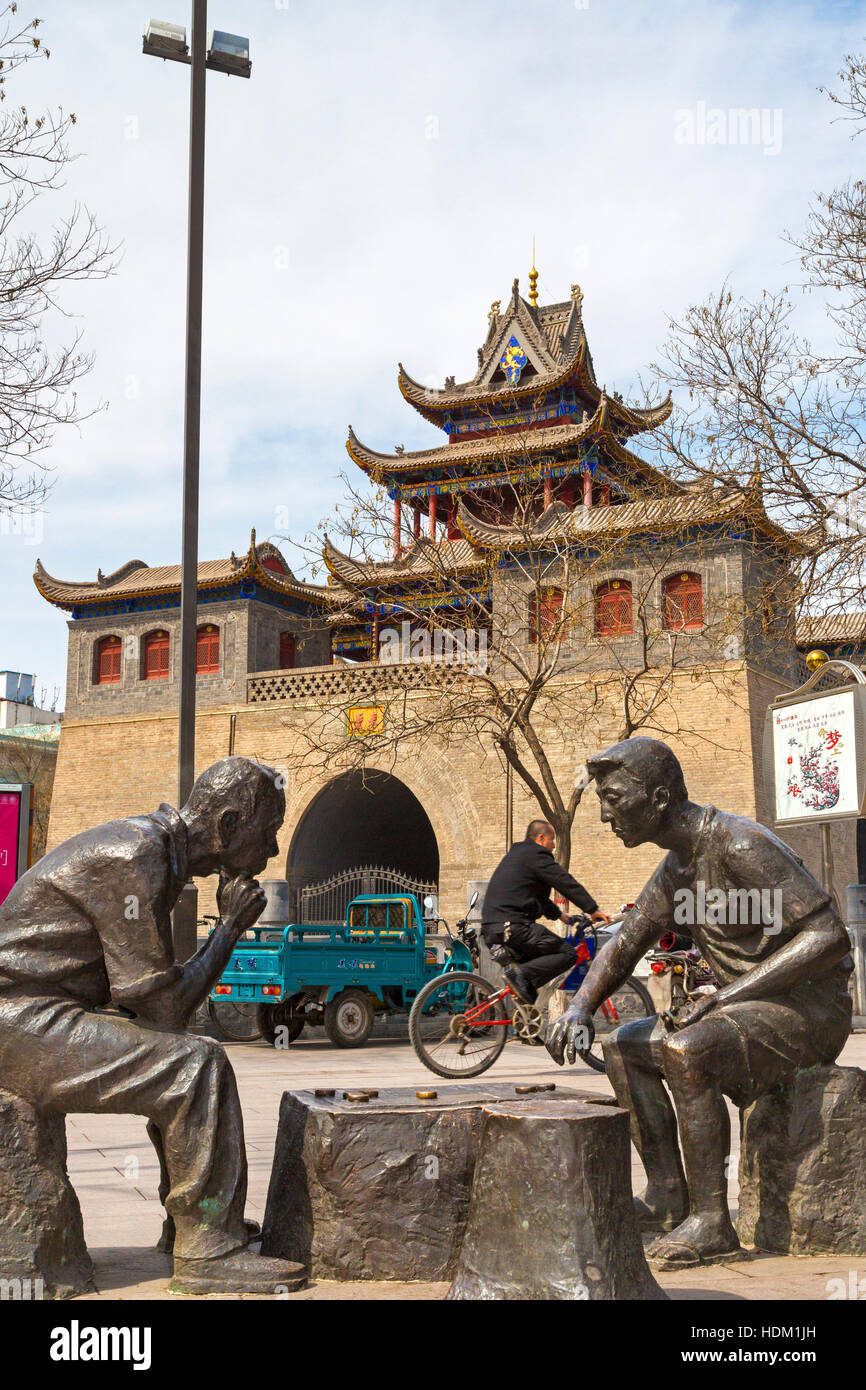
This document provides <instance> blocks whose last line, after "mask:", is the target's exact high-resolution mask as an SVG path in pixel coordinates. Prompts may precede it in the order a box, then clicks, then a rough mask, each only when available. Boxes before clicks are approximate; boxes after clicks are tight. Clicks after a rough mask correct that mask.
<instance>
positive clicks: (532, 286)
mask: <svg viewBox="0 0 866 1390" xmlns="http://www.w3.org/2000/svg"><path fill="white" fill-rule="evenodd" d="M529 302H530V304H531V305H532V307H533V309H534V308H535V307H536V306H537V304H538V271H537V270H536V269H535V237H533V238H532V269H531V270H530V272H529Z"/></svg>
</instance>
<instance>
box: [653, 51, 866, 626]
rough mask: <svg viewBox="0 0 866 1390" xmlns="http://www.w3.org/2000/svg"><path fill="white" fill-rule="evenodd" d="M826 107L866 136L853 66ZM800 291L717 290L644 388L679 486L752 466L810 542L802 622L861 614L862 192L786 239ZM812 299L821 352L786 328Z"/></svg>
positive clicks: (835, 200) (862, 95) (865, 368)
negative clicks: (664, 415)
mask: <svg viewBox="0 0 866 1390" xmlns="http://www.w3.org/2000/svg"><path fill="white" fill-rule="evenodd" d="M840 78H841V82H842V89H841V91H840V92H839V93H838V94H835V95H832V100H833V102H834V103H835V104H836V106H837V107H838V108H839V110H840V111H841V112H842V113H843V118H844V119H850V120H851V121H853V122H854V124H855V131H854V134H855V136H856V135H859V134H860V133H861V132H862V131H863V129H864V127H866V59H864V58H863V57H855V56H849V57H848V58H847V59H846V62H845V67H844V69H843V71H842V72H841V73H840ZM786 240H787V242H788V243H789V245H790V246H791V247H792V248H794V250H795V251H796V252H797V255H798V260H799V265H800V268H801V270H802V273H803V279H802V283H801V284H800V285H798V286H795V287H794V288H789V287H787V286H785V287H783V288H779V289H776V290H766V291H764V293H762V294H761V295H760V296H759V297H758V298H757V299H755V300H749V299H746V298H744V297H737V296H736V295H735V294H734V293H733V291H732V290H731V289H730V288H729V286H728V285H723V286H722V288H721V289H719V290H718V291H717V292H716V293H714V294H713V295H712V296H710V298H709V299H707V300H706V301H705V302H704V303H702V304H697V305H693V306H691V307H690V308H689V309H688V310H687V311H686V313H685V314H684V315H683V316H682V317H680V318H678V319H676V320H674V321H672V323H671V327H670V333H669V338H668V342H667V345H666V348H665V351H664V353H663V356H662V358H661V360H660V362H659V363H658V364H656V366H655V380H654V383H653V386H652V389H653V390H655V389H657V386H658V381H659V380H661V381H663V382H664V383H666V384H667V385H668V386H669V387H671V388H672V389H673V390H674V391H675V393H676V398H677V401H678V405H679V409H678V410H677V411H675V413H674V414H673V415H672V416H671V419H670V421H669V422H668V424H667V425H666V426H663V427H662V428H661V429H660V430H659V431H658V432H657V435H656V440H655V442H656V444H657V446H658V448H659V450H660V452H661V454H662V456H663V457H664V458H665V460H666V462H667V464H668V466H671V467H672V468H673V470H674V472H675V473H676V475H677V476H678V477H679V478H680V479H684V480H693V479H695V478H707V477H712V478H715V479H720V480H722V481H724V482H726V483H728V484H729V485H730V486H732V487H740V488H743V487H744V486H746V483H745V481H744V480H745V479H747V478H748V476H749V474H750V472H751V470H752V469H753V468H755V467H756V466H757V467H759V468H760V474H761V486H762V491H763V498H764V502H765V505H766V507H767V510H768V511H769V512H770V514H771V515H773V516H774V517H776V518H777V519H778V520H779V521H780V522H782V524H784V525H785V526H787V527H789V528H791V529H794V530H799V531H804V532H810V533H811V534H812V536H813V537H814V539H815V541H816V542H819V543H816V544H814V545H813V546H811V547H810V548H809V549H808V551H807V553H806V554H805V555H804V559H803V563H802V568H801V573H800V597H799V604H800V608H801V611H802V612H803V613H805V614H813V615H814V614H828V613H833V612H837V611H845V610H849V609H851V608H852V606H853V607H856V608H861V609H862V608H864V607H866V592H864V574H866V570H864V559H866V183H864V181H863V180H862V179H859V178H856V179H851V180H849V181H848V182H847V183H846V184H844V185H843V186H842V187H840V188H837V189H835V190H833V191H832V192H830V193H828V194H818V195H817V196H816V199H815V201H814V203H813V205H812V207H811V208H810V209H809V211H808V214H807V217H806V221H805V225H804V227H803V229H802V230H801V231H800V232H798V233H796V234H794V233H787V234H786ZM809 294H811V295H814V296H818V297H819V300H820V302H821V303H822V305H823V308H824V311H825V315H826V329H827V331H826V334H825V335H824V337H825V342H824V344H823V345H822V346H820V347H816V346H814V345H813V343H812V342H811V341H810V340H809V339H808V338H807V337H806V336H805V334H804V333H803V332H802V331H801V330H800V328H799V327H798V321H799V315H800V312H801V311H802V307H803V296H805V295H809Z"/></svg>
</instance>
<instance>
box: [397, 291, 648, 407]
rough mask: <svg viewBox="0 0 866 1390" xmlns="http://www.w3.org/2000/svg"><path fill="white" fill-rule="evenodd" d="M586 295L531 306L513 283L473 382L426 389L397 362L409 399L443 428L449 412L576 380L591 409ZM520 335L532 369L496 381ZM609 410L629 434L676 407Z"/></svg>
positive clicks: (594, 395)
mask: <svg viewBox="0 0 866 1390" xmlns="http://www.w3.org/2000/svg"><path fill="white" fill-rule="evenodd" d="M581 301H582V296H579V297H576V298H574V299H572V300H569V301H566V302H565V303H563V304H547V305H539V306H538V307H535V308H533V306H532V305H531V304H528V303H527V302H526V300H525V299H523V298H521V296H520V294H519V293H518V290H517V281H515V282H514V288H513V290H512V296H511V300H510V303H509V306H508V308H507V309H506V311H505V313H503V314H500V313H498V312H494V309H496V308H497V306H496V305H495V306H493V309H491V313H490V316H489V327H488V333H487V339H486V341H485V343H484V346H483V347H482V348H481V349H480V350H479V363H478V371H477V372H476V374H475V376H474V377H473V378H472V380H471V381H464V382H460V383H455V382H449V383H448V384H447V385H446V386H445V387H443V388H441V389H440V388H437V387H432V386H429V385H427V386H425V385H422V383H421V382H419V381H416V380H415V379H414V378H413V377H411V376H410V375H409V373H408V372H407V371H406V370H405V368H404V367H403V364H402V363H400V364H399V375H398V378H397V380H398V385H399V387H400V390H401V392H402V394H403V396H404V397H405V399H406V400H407V401H409V403H410V404H411V405H413V406H414V407H415V409H416V410H417V411H418V412H419V413H420V414H421V415H423V416H424V417H425V418H426V419H428V420H431V421H433V422H434V423H435V424H441V416H442V415H443V414H444V413H445V412H446V411H449V410H454V409H457V408H458V407H465V406H483V405H485V404H489V403H490V402H494V401H496V400H499V399H502V400H507V401H512V400H515V401H520V400H525V399H527V398H531V397H533V396H536V395H538V394H539V392H543V391H550V390H552V389H554V388H556V387H558V386H562V385H564V384H565V383H566V382H567V381H569V380H570V379H571V378H572V377H573V378H575V384H576V387H577V390H578V393H579V394H580V395H581V396H583V397H584V398H586V399H587V400H588V401H589V402H590V404H592V405H593V406H595V405H597V404H598V402H599V401H600V400H601V397H602V394H603V389H604V388H603V387H600V386H599V385H598V382H597V381H596V378H595V371H594V369H593V365H592V357H591V355H590V351H589V345H588V343H587V341H586V334H585V332H584V328H583V319H582V315H581ZM512 333H514V334H516V335H518V337H519V341H520V342H521V345H522V346H523V347H524V350H525V351H527V352H528V354H529V356H530V359H533V358H534V361H532V365H533V367H534V371H533V372H532V373H531V374H529V373H528V372H527V371H526V370H524V373H523V375H522V376H521V378H520V379H519V380H518V382H517V383H516V384H515V385H514V386H512V385H511V384H510V383H509V382H508V381H507V380H504V379H501V380H495V379H494V377H495V374H496V369H497V366H498V363H499V360H500V358H501V356H502V353H503V351H504V348H505V344H506V343H507V341H508V339H509V337H510V336H511V334H512ZM610 407H611V412H612V415H613V418H614V419H615V421H616V423H617V425H618V426H619V427H620V428H621V429H624V430H626V431H627V432H628V433H632V434H635V433H637V432H638V431H640V430H646V429H653V428H655V426H656V425H659V424H661V423H662V422H663V421H664V420H666V419H667V418H668V416H669V415H670V413H671V410H672V408H673V406H672V402H671V398H670V395H668V397H667V399H666V400H664V401H662V402H661V403H660V404H659V405H656V406H650V407H648V408H646V407H641V406H628V405H626V404H625V402H623V401H620V400H619V399H618V398H616V397H613V398H611V401H610Z"/></svg>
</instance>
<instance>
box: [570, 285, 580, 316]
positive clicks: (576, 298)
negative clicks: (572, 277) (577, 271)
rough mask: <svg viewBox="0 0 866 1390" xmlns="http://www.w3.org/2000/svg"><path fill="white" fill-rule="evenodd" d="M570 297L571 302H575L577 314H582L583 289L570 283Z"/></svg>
mask: <svg viewBox="0 0 866 1390" xmlns="http://www.w3.org/2000/svg"><path fill="white" fill-rule="evenodd" d="M571 298H572V301H573V303H575V304H576V305H577V312H578V313H579V314H581V315H582V314H583V290H582V289H581V288H580V285H572V287H571Z"/></svg>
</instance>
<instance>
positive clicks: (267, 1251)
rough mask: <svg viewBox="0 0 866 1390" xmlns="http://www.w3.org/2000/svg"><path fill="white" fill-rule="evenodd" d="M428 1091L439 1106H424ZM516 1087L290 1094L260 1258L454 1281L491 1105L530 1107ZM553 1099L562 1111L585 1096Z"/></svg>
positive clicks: (317, 1271) (353, 1274)
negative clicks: (569, 1100) (568, 1102)
mask: <svg viewBox="0 0 866 1390" xmlns="http://www.w3.org/2000/svg"><path fill="white" fill-rule="evenodd" d="M521 1089H522V1088H521ZM424 1091H426V1092H427V1094H428V1097H429V1098H426V1099H424V1098H419V1096H423V1095H424ZM516 1091H517V1088H516V1087H515V1086H514V1085H513V1084H511V1085H506V1084H491V1085H487V1086H476V1085H471V1084H466V1083H464V1084H463V1085H460V1086H456V1085H442V1084H441V1083H435V1082H434V1083H432V1084H431V1085H430V1086H429V1087H427V1088H424V1090H422V1091H415V1090H414V1089H410V1088H404V1087H395V1088H392V1089H388V1090H382V1091H380V1092H376V1093H374V1094H373V1095H371V1097H370V1099H368V1100H351V1099H348V1097H351V1096H356V1095H364V1094H367V1093H365V1092H364V1089H363V1087H361V1086H358V1087H357V1088H354V1089H350V1090H348V1091H346V1090H343V1089H342V1088H340V1089H337V1090H335V1091H332V1092H330V1093H327V1092H325V1093H322V1092H319V1093H314V1092H313V1091H297V1092H293V1091H287V1092H286V1093H285V1094H284V1095H283V1099H282V1103H281V1106H280V1119H279V1127H278V1131H277V1143H276V1150H275V1153H274V1165H273V1170H272V1172H271V1182H270V1188H269V1190H268V1200H267V1208H266V1211H265V1220H264V1225H263V1230H262V1254H264V1255H278V1256H281V1257H282V1258H285V1259H290V1260H296V1261H299V1262H300V1263H301V1264H303V1265H304V1266H305V1267H306V1268H307V1269H308V1270H309V1272H310V1273H311V1274H312V1275H313V1276H314V1277H319V1278H325V1279H353V1280H358V1279H401V1280H424V1281H436V1280H445V1279H450V1278H451V1277H452V1276H453V1274H454V1271H455V1268H456V1265H457V1258H458V1255H459V1253H460V1246H461V1242H462V1239H463V1232H464V1230H465V1226H466V1216H467V1212H468V1209H469V1195H470V1192H471V1189H472V1175H473V1172H474V1170H475V1162H476V1157H477V1153H478V1145H479V1141H480V1137H481V1131H482V1113H481V1112H482V1107H483V1106H484V1105H493V1106H495V1105H496V1104H497V1103H498V1102H506V1101H507V1102H515V1103H516V1104H517V1105H520V1104H522V1103H523V1102H522V1101H521V1099H520V1096H519V1095H517V1094H516ZM548 1094H549V1095H551V1097H552V1098H554V1099H553V1104H554V1105H559V1104H563V1103H564V1102H565V1100H566V1099H567V1098H569V1097H571V1098H574V1097H575V1096H578V1097H579V1096H580V1094H581V1093H580V1092H578V1091H568V1090H565V1089H560V1088H556V1089H555V1090H554V1091H553V1092H549V1093H548ZM530 1099H532V1096H528V1097H527V1100H530ZM623 1118H624V1117H623ZM627 1171H628V1170H626V1178H627Z"/></svg>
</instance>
